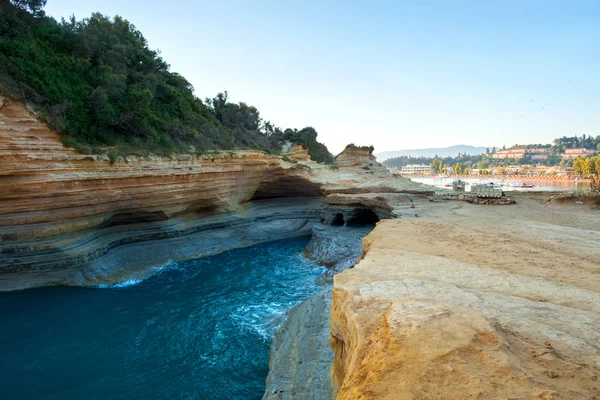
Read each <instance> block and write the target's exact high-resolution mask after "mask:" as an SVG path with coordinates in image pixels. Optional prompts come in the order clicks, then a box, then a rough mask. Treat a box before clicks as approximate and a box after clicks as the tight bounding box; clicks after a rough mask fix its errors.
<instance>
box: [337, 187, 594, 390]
mask: <svg viewBox="0 0 600 400" xmlns="http://www.w3.org/2000/svg"><path fill="white" fill-rule="evenodd" d="M517 201H518V204H517V205H516V206H504V207H502V206H499V207H489V206H487V207H486V206H477V205H471V204H468V203H463V204H460V205H459V206H456V204H457V203H455V202H445V203H444V204H441V205H438V203H435V204H431V205H428V204H417V208H416V212H418V213H420V215H419V216H421V217H422V218H414V219H411V220H385V221H382V222H380V223H379V224H378V225H377V227H376V228H375V230H374V231H373V232H372V233H371V234H370V235H369V236H367V237H366V238H365V239H364V241H363V247H364V252H363V256H362V257H361V260H360V262H359V264H358V265H357V266H356V267H355V268H353V269H350V270H346V271H344V272H342V273H341V274H338V275H336V276H335V278H334V290H333V302H332V308H331V316H330V328H331V336H330V344H331V346H332V348H333V350H334V353H335V360H334V364H333V366H332V369H331V377H332V384H333V386H334V395H336V396H337V399H343V400H346V399H394V400H396V399H597V398H599V396H600V231H599V230H600V211H599V210H597V209H594V208H591V207H590V206H588V205H586V204H567V205H564V204H563V205H557V204H552V203H548V202H545V201H543V200H542V199H541V198H537V197H535V196H533V197H527V196H517Z"/></svg>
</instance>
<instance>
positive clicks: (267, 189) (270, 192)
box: [252, 176, 322, 200]
mask: <svg viewBox="0 0 600 400" xmlns="http://www.w3.org/2000/svg"><path fill="white" fill-rule="evenodd" d="M321 195H322V193H321V186H320V185H318V184H316V183H314V182H311V181H309V180H307V179H305V178H303V177H300V176H273V177H270V178H267V179H264V180H263V181H262V182H261V183H260V186H259V188H258V190H256V192H255V193H254V195H253V196H252V200H258V199H267V198H277V197H321Z"/></svg>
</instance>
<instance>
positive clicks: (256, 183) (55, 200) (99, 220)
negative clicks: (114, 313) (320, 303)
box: [0, 99, 428, 290]
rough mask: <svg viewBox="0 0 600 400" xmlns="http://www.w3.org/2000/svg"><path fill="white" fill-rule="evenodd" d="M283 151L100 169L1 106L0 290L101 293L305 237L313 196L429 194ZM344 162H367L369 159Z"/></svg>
mask: <svg viewBox="0 0 600 400" xmlns="http://www.w3.org/2000/svg"><path fill="white" fill-rule="evenodd" d="M287 151H288V152H289V155H285V154H284V155H285V156H284V157H279V156H272V155H267V154H265V153H263V152H261V151H253V150H235V151H218V152H210V153H207V154H203V155H199V156H196V155H173V156H172V157H160V156H152V155H150V156H148V157H140V156H119V157H118V158H117V160H116V162H115V163H114V164H110V162H109V159H108V156H107V155H88V154H80V153H78V152H77V151H75V150H73V149H70V148H67V147H64V146H63V145H62V143H61V137H60V135H59V134H57V133H56V132H53V131H50V130H48V128H47V127H46V126H45V125H43V124H41V123H40V122H38V121H37V120H36V118H34V116H33V114H32V113H31V112H29V111H28V110H27V108H26V107H25V106H24V105H22V104H20V103H18V102H16V101H13V100H11V99H5V100H4V101H3V104H2V106H0V290H12V289H19V288H25V287H32V286H42V285H47V284H74V285H85V284H95V283H99V282H101V283H105V282H106V281H108V282H110V281H112V280H115V279H122V278H123V277H124V276H125V275H127V274H132V275H136V274H143V273H147V272H149V271H148V268H149V267H155V266H157V265H160V264H161V263H163V262H166V261H167V260H169V259H173V260H178V259H186V258H188V257H197V256H200V255H202V254H205V253H203V251H205V252H206V254H211V253H214V252H218V251H222V250H224V249H227V248H231V247H236V246H242V245H246V244H249V243H255V242H258V241H261V240H270V239H271V238H275V237H276V236H277V235H276V234H275V233H274V232H275V231H277V230H278V229H281V235H280V237H278V238H283V237H292V236H293V235H307V234H310V224H312V222H318V221H319V220H320V218H319V214H320V213H321V211H322V208H323V204H324V203H323V202H322V201H321V200H320V199H321V198H322V196H323V194H324V193H336V191H338V190H343V189H344V188H348V187H353V186H355V185H362V186H363V189H361V190H367V191H368V187H375V186H376V187H378V188H381V187H382V186H385V187H387V188H388V192H390V193H395V192H402V191H406V190H411V191H412V190H417V191H420V192H422V193H424V192H427V191H428V189H427V187H425V186H423V185H420V184H416V183H413V182H411V181H409V180H407V179H402V178H398V177H394V176H392V175H391V174H390V173H388V172H387V170H385V169H384V168H383V167H381V166H379V164H376V163H375V164H373V166H372V167H373V170H367V169H363V168H361V167H358V166H354V164H352V165H350V164H348V165H346V164H345V163H342V165H340V166H336V167H335V168H334V167H332V166H328V165H321V164H318V163H315V162H313V161H310V158H309V157H308V154H307V152H306V150H305V149H303V148H302V147H301V146H297V145H294V146H288V148H287ZM340 157H341V159H344V157H346V156H345V155H344V154H341V155H340V156H339V157H338V158H340ZM351 158H352V159H355V160H359V159H363V160H364V161H365V162H367V163H371V164H372V163H373V162H374V161H373V160H372V158H373V157H372V156H371V155H370V154H369V152H367V153H366V154H353V155H352V156H351ZM361 165H362V164H361ZM375 170H376V171H377V172H376V173H375ZM364 188H367V189H364ZM284 198H286V199H289V201H280V200H282V199H284ZM271 200H272V201H274V202H270V203H268V204H267V203H264V202H265V201H271ZM290 201H291V203H294V202H295V204H291V203H290ZM279 205H281V207H279ZM263 231H268V232H269V233H268V234H264V235H263V234H261V232H263ZM210 232H214V234H211V233H210ZM226 232H230V233H226ZM231 232H241V234H240V235H238V236H239V237H232V233H231ZM244 232H248V233H247V234H246V233H244ZM234 236H235V235H234ZM206 241H208V242H206ZM207 243H209V244H210V243H212V245H210V246H209V245H208V244H207ZM130 246H139V247H143V248H144V249H145V250H146V251H147V257H140V259H139V260H131V259H129V258H128V257H127V256H126V254H127V248H128V247H130ZM194 247H199V248H202V249H203V250H202V251H193V250H192V249H194ZM207 247H210V249H208V248H207ZM142 264H144V265H145V267H142ZM140 268H141V269H140ZM142 269H143V270H144V271H142Z"/></svg>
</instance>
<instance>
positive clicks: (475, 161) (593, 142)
mask: <svg viewBox="0 0 600 400" xmlns="http://www.w3.org/2000/svg"><path fill="white" fill-rule="evenodd" d="M534 147H538V148H539V147H544V148H547V149H548V152H547V154H548V159H547V160H532V159H531V157H530V156H526V157H524V158H521V159H508V158H505V159H502V158H499V159H497V158H493V157H492V154H493V153H495V152H496V151H497V150H500V149H496V148H494V147H493V148H491V149H487V151H486V154H478V155H473V156H472V155H469V154H461V153H459V154H457V155H456V157H443V158H440V157H437V156H435V157H409V156H403V157H395V158H390V159H387V160H385V161H384V162H383V164H384V165H385V166H387V167H389V168H402V167H403V166H405V165H408V164H425V165H432V164H433V163H434V161H435V165H436V166H438V165H442V166H450V167H453V166H455V165H457V164H460V165H461V166H462V167H465V166H468V167H470V168H478V169H485V168H488V167H494V166H495V167H501V166H507V165H514V164H521V165H529V164H541V165H547V166H555V165H561V166H570V167H571V166H573V162H574V160H563V159H562V157H561V156H562V154H563V153H564V152H565V149H572V148H578V147H582V148H586V149H591V150H600V135H598V136H595V137H594V136H591V135H582V136H571V137H567V136H563V137H561V138H558V139H554V141H553V142H552V144H528V145H518V144H516V145H514V146H512V147H510V149H518V148H534ZM505 149H506V148H503V149H502V150H505Z"/></svg>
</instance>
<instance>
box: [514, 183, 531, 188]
mask: <svg viewBox="0 0 600 400" xmlns="http://www.w3.org/2000/svg"><path fill="white" fill-rule="evenodd" d="M510 187H512V188H517V189H533V185H530V184H528V183H521V184H517V185H511V186H510Z"/></svg>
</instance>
